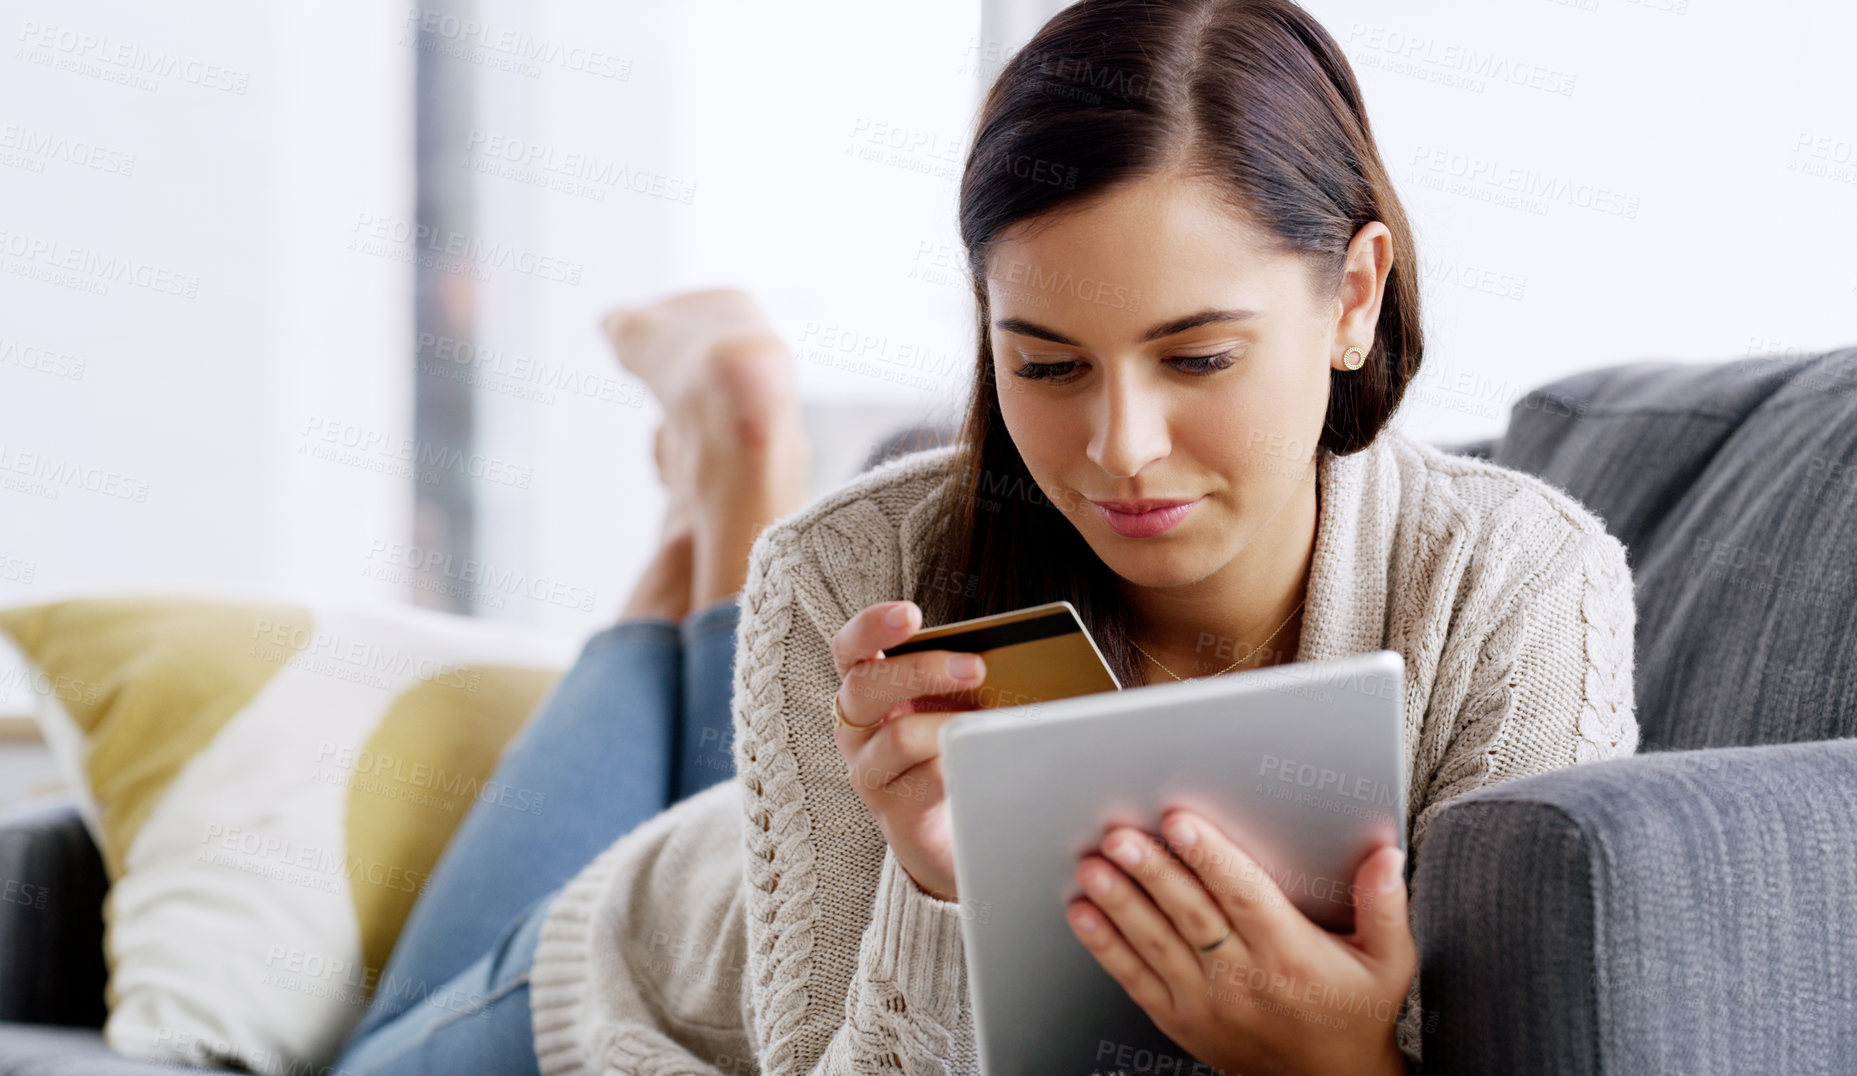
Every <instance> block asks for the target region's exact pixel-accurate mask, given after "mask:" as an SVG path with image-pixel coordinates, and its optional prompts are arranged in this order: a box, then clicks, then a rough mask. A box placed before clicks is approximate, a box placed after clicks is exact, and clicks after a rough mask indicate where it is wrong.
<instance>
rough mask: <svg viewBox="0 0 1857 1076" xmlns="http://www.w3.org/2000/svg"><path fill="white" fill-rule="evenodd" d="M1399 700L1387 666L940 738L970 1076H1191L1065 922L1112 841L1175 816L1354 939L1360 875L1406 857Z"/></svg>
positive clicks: (975, 715) (984, 725)
mask: <svg viewBox="0 0 1857 1076" xmlns="http://www.w3.org/2000/svg"><path fill="white" fill-rule="evenodd" d="M1404 693H1405V662H1404V661H1403V659H1401V657H1400V656H1399V654H1398V653H1396V652H1394V651H1392V650H1378V651H1374V652H1372V653H1367V654H1360V655H1355V656H1351V657H1346V658H1337V659H1334V660H1330V661H1318V662H1302V663H1295V664H1290V665H1277V666H1271V667H1269V668H1264V669H1255V670H1247V671H1244V672H1238V673H1228V674H1225V675H1223V676H1214V677H1210V678H1206V679H1199V680H1187V681H1183V682H1180V683H1171V684H1151V685H1144V686H1141V687H1134V688H1126V689H1124V690H1121V691H1108V692H1101V693H1097V694H1092V695H1082V696H1077V697H1074V698H1066V699H1057V700H1053V701H1049V702H1038V703H1032V704H1028V705H1022V706H1009V707H1001V708H998V709H991V710H975V711H972V712H969V713H964V714H962V715H961V716H960V717H957V718H954V719H952V720H950V721H949V722H948V723H947V724H945V725H943V726H942V729H941V733H940V742H941V753H942V775H943V781H944V785H945V788H946V790H947V797H948V805H949V810H950V813H951V816H952V822H953V833H954V868H955V879H956V886H957V888H958V890H959V893H960V903H961V908H962V922H961V931H962V939H963V941H964V943H965V950H966V957H967V970H968V986H969V989H970V991H971V992H972V997H973V1003H974V1025H975V1031H976V1032H977V1034H978V1038H979V1047H980V1058H981V1070H982V1071H983V1072H984V1073H986V1074H987V1076H1081V1074H1085V1073H1093V1072H1099V1071H1115V1070H1116V1069H1117V1068H1118V1067H1124V1066H1126V1065H1127V1060H1126V1059H1128V1058H1130V1057H1140V1056H1144V1054H1143V1051H1146V1054H1145V1058H1146V1060H1145V1061H1144V1062H1143V1064H1142V1066H1141V1067H1142V1068H1144V1069H1151V1070H1153V1071H1157V1072H1190V1071H1192V1069H1193V1064H1194V1062H1193V1061H1192V1059H1191V1058H1190V1057H1189V1056H1187V1055H1186V1053H1185V1052H1184V1051H1182V1050H1181V1049H1180V1048H1179V1047H1178V1046H1176V1045H1174V1044H1173V1042H1172V1041H1171V1040H1170V1039H1168V1038H1167V1037H1166V1036H1165V1035H1163V1034H1161V1032H1160V1030H1159V1029H1158V1028H1156V1027H1155V1026H1154V1023H1153V1021H1151V1020H1149V1019H1148V1016H1147V1014H1146V1013H1144V1012H1142V1011H1141V1009H1140V1007H1139V1006H1137V1005H1136V1004H1135V1003H1134V1002H1133V1001H1132V1000H1131V999H1130V998H1129V997H1128V994H1127V992H1126V991H1124V990H1123V989H1122V986H1121V984H1119V983H1117V982H1116V981H1115V980H1114V979H1113V978H1111V977H1110V976H1109V973H1108V972H1106V971H1104V970H1103V969H1102V967H1101V965H1099V964H1097V962H1096V958H1095V957H1093V956H1092V955H1090V952H1089V950H1087V949H1085V948H1084V947H1083V943H1082V942H1080V941H1078V940H1077V937H1076V935H1075V934H1074V933H1072V931H1071V928H1070V925H1069V923H1068V922H1066V920H1065V914H1064V913H1065V908H1066V907H1067V905H1068V904H1069V902H1070V901H1071V900H1072V899H1074V898H1075V897H1077V896H1079V895H1081V893H1082V890H1081V887H1079V886H1078V885H1077V883H1076V880H1075V878H1076V866H1077V863H1078V862H1079V861H1080V860H1081V859H1082V857H1083V856H1084V855H1085V854H1087V853H1088V852H1090V851H1091V850H1093V849H1096V848H1098V847H1099V846H1100V845H1101V843H1102V839H1103V837H1104V835H1105V834H1106V832H1107V830H1108V828H1109V827H1110V826H1111V825H1116V824H1125V825H1132V826H1135V827H1137V828H1140V829H1143V830H1146V831H1147V832H1149V833H1153V834H1156V835H1157V836H1158V834H1159V829H1160V820H1161V815H1162V813H1163V812H1164V811H1165V810H1166V809H1167V808H1169V807H1172V806H1176V805H1178V806H1184V807H1188V808H1190V809H1192V810H1195V811H1198V812H1199V813H1201V814H1202V815H1204V816H1205V817H1206V818H1207V819H1208V820H1209V821H1211V822H1213V823H1214V824H1215V825H1218V826H1219V827H1220V828H1221V829H1223V830H1224V831H1225V832H1226V833H1227V834H1229V835H1230V836H1231V837H1232V838H1233V839H1234V840H1236V841H1237V843H1238V844H1239V845H1240V846H1241V847H1242V848H1244V849H1245V851H1246V852H1248V853H1249V854H1250V855H1251V857H1252V858H1253V859H1255V860H1257V861H1258V863H1259V865H1260V866H1262V867H1263V868H1264V869H1265V870H1266V871H1267V872H1268V873H1269V875H1270V877H1271V878H1272V879H1273V880H1274V881H1276V883H1277V886H1278V888H1280V889H1281V890H1282V891H1283V892H1284V895H1285V896H1287V897H1288V898H1289V899H1290V900H1291V901H1292V902H1293V903H1294V904H1295V905H1296V907H1298V908H1300V909H1301V910H1302V911H1303V913H1304V914H1306V915H1308V916H1309V918H1310V919H1311V920H1313V921H1314V922H1316V923H1317V924H1319V925H1321V926H1323V927H1326V928H1328V929H1330V930H1337V931H1343V932H1346V931H1349V930H1351V929H1352V924H1353V902H1352V898H1351V889H1352V886H1353V881H1354V876H1355V872H1356V871H1357V870H1358V869H1359V867H1360V865H1361V863H1362V862H1363V861H1365V859H1366V858H1367V856H1369V855H1371V854H1372V852H1373V851H1374V849H1376V848H1378V847H1380V846H1381V845H1383V844H1389V843H1390V844H1394V845H1396V846H1397V847H1399V848H1400V849H1402V850H1403V849H1404V848H1405V846H1406V821H1405V819H1406V785H1405V750H1404V747H1403V742H1402V735H1403V734H1402V730H1401V717H1402V709H1403V707H1402V700H1403V698H1404ZM1170 1057H1171V1058H1177V1061H1169V1060H1168V1059H1169V1058H1170ZM1118 1059H1121V1060H1118ZM1170 1064H1171V1065H1173V1066H1174V1067H1168V1066H1169V1065H1170Z"/></svg>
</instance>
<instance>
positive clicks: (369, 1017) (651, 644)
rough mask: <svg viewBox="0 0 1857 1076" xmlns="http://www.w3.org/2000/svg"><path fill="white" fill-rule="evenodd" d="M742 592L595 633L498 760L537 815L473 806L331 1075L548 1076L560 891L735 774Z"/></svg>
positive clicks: (499, 777)
mask: <svg viewBox="0 0 1857 1076" xmlns="http://www.w3.org/2000/svg"><path fill="white" fill-rule="evenodd" d="M738 599H739V595H731V596H730V597H728V598H725V599H723V600H721V601H718V602H715V603H714V604H711V605H708V606H705V607H704V608H702V609H699V610H696V611H694V612H692V613H691V614H690V615H689V616H688V617H686V618H685V619H684V620H683V622H682V623H681V624H680V623H677V622H675V621H671V620H669V619H666V618H662V617H632V618H628V619H625V620H621V621H620V622H619V623H618V624H615V625H614V626H612V627H610V628H607V629H606V630H604V631H602V632H600V633H599V634H597V635H595V636H593V638H591V639H589V640H588V641H587V644H586V646H585V647H584V648H583V649H582V650H581V653H580V658H579V659H578V660H577V661H575V663H574V667H573V668H572V669H570V670H568V672H567V674H566V675H565V676H563V677H562V678H561V682H560V683H559V684H557V685H556V686H555V689H554V691H553V692H552V693H551V694H550V695H549V696H548V698H547V700H546V701H545V702H543V703H542V705H541V707H540V708H539V709H538V710H537V711H536V713H535V715H534V716H533V717H532V718H531V719H530V721H529V722H528V724H527V726H526V727H525V728H524V730H523V732H522V733H521V735H520V736H519V737H518V738H517V740H516V741H515V742H514V743H512V744H511V745H510V747H509V749H508V750H507V751H505V752H504V755H503V758H502V760H501V761H500V762H499V763H498V764H497V770H496V777H495V780H496V782H497V783H498V785H499V787H510V788H517V789H523V790H526V791H528V792H529V793H530V797H529V802H534V797H535V796H537V795H539V796H541V797H542V798H541V803H542V812H541V814H539V815H537V814H533V813H527V812H520V811H513V810H505V809H504V808H502V807H500V806H498V805H497V804H495V803H491V802H485V801H482V800H479V801H477V802H476V803H474V804H472V806H471V810H470V813H469V814H467V815H466V816H465V818H464V821H463V822H462V823H461V824H460V825H459V826H458V830H457V832H456V833H455V834H454V835H453V836H452V838H451V842H450V843H449V844H448V845H446V847H445V852H444V854H443V855H442V856H441V857H440V858H439V861H438V864H437V865H436V866H435V867H434V868H433V871H432V876H431V879H430V881H429V883H428V885H427V888H426V890H425V891H424V893H423V894H422V895H421V896H420V897H419V899H418V901H417V903H415V904H414V905H413V911H412V914H411V915H410V916H408V918H407V921H406V927H405V929H404V930H402V931H401V932H400V937H399V940H398V942H396V943H395V945H394V949H393V955H392V956H391V957H390V958H389V959H388V961H387V966H386V968H385V969H383V971H382V973H381V976H380V979H379V981H378V982H377V983H376V984H375V989H374V996H373V999H372V1001H371V1002H370V1004H369V1007H368V1011H367V1014H366V1016H364V1017H363V1018H362V1020H361V1023H360V1024H359V1025H358V1026H357V1027H356V1028H355V1030H354V1033H353V1034H352V1035H350V1036H349V1039H348V1043H347V1045H346V1046H345V1047H344V1049H343V1051H342V1055H341V1057H340V1058H339V1059H338V1060H337V1062H336V1066H335V1072H336V1073H338V1074H341V1076H362V1074H371V1073H393V1074H395V1076H422V1074H426V1073H432V1074H446V1076H450V1074H453V1073H459V1072H471V1073H482V1074H485V1076H493V1074H509V1076H515V1074H522V1076H539V1069H538V1068H537V1066H536V1061H535V1043H534V1037H533V1035H532V1033H531V1031H530V1025H529V967H530V965H531V964H532V963H533V962H534V958H535V947H536V942H537V941H538V940H539V939H540V936H541V929H542V921H543V919H544V918H545V917H546V915H547V911H548V906H549V904H550V903H551V902H552V901H553V899H554V896H555V894H556V893H558V892H559V891H560V889H561V887H562V886H563V885H565V884H566V883H567V882H568V881H569V880H570V879H572V878H573V877H574V876H575V875H576V874H578V873H580V869H581V868H582V867H584V866H586V865H587V863H588V862H589V861H590V860H592V859H593V858H594V857H595V856H597V855H599V854H600V853H601V852H603V851H605V850H606V848H607V847H608V846H609V845H611V844H612V843H613V842H614V841H615V840H618V839H619V838H620V837H622V836H624V835H625V834H627V833H629V832H631V830H632V829H633V828H634V827H635V826H637V825H638V824H639V823H640V822H643V821H645V820H646V819H648V818H650V817H652V816H653V815H655V814H657V813H658V812H660V811H662V810H663V809H664V808H666V807H668V806H670V805H671V804H672V803H675V802H677V801H678V800H681V799H683V798H685V797H686V796H690V795H693V794H695V793H697V792H701V791H702V790H703V789H705V788H708V787H709V786H711V785H713V784H716V783H717V782H719V781H723V780H726V779H728V778H732V777H733V776H734V775H735V756H734V752H733V747H732V743H731V740H732V737H733V732H734V725H733V722H732V720H731V717H730V714H729V696H730V693H731V690H732V688H733V685H734V670H735V626H736V623H737V622H738V620H739V619H740V611H741V610H740V605H739V604H738Z"/></svg>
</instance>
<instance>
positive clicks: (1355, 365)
mask: <svg viewBox="0 0 1857 1076" xmlns="http://www.w3.org/2000/svg"><path fill="white" fill-rule="evenodd" d="M1366 361H1367V353H1366V352H1365V351H1362V350H1361V349H1360V348H1358V347H1351V348H1349V349H1347V350H1346V351H1343V352H1342V353H1341V362H1342V365H1344V366H1346V367H1347V368H1348V369H1350V370H1358V369H1360V368H1361V364H1362V363H1364V362H1366Z"/></svg>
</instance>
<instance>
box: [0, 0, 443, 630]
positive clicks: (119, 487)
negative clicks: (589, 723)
mask: <svg viewBox="0 0 1857 1076" xmlns="http://www.w3.org/2000/svg"><path fill="white" fill-rule="evenodd" d="M398 14H399V12H398V11H397V10H395V11H388V10H387V9H383V8H380V7H379V6H378V5H374V4H367V3H356V2H339V3H335V4H323V5H314V6H306V5H287V4H277V5H274V6H271V7H269V8H262V7H244V6H237V5H234V6H227V5H224V4H210V3H203V2H196V3H178V4H166V5H162V6H161V7H160V8H159V9H158V10H157V9H154V8H150V7H148V6H147V5H142V4H136V3H129V2H125V0H99V2H90V3H60V4H49V3H36V4H27V3H12V2H8V3H6V4H4V5H0V35H4V40H5V46H4V49H0V233H4V235H0V602H5V603H14V602H27V601H35V600H42V599H46V598H50V597H53V596H57V595H63V594H67V593H75V592H84V591H101V590H109V589H112V588H121V587H136V588H147V587H168V588H190V589H212V590H228V591H241V590H252V589H264V590H270V591H278V592H291V593H308V594H319V593H336V594H340V595H344V596H353V597H357V598H370V597H372V598H386V597H389V596H393V595H394V594H396V593H397V592H396V591H395V590H394V589H392V588H387V587H384V586H380V585H374V584H370V582H369V581H365V580H363V579H361V577H360V576H359V575H358V573H357V572H356V571H355V569H354V566H353V565H352V564H347V563H342V562H340V561H339V560H336V559H333V558H331V557H329V556H327V555H326V553H327V551H328V550H329V549H331V548H332V547H338V546H340V545H342V544H343V543H345V542H348V541H350V540H351V539H352V538H353V537H354V536H356V535H366V534H398V533H403V532H405V531H406V530H407V529H408V526H409V524H408V512H409V511H410V502H409V500H408V498H407V497H406V496H405V495H404V492H403V490H402V489H401V488H400V486H399V484H398V483H396V482H394V481H393V480H392V479H390V478H386V477H383V476H381V475H378V474H375V473H372V472H371V471H367V470H364V469H361V468H357V467H355V466H350V465H346V464H344V463H339V462H333V463H332V462H329V461H327V460H323V459H317V458H313V457H311V456H309V455H306V454H300V453H301V450H302V449H304V448H306V447H307V446H308V445H309V444H311V443H312V440H313V439H306V437H305V431H306V430H309V429H311V428H312V425H315V428H316V429H318V430H329V429H333V428H335V427H334V425H333V424H336V423H343V424H347V425H348V426H351V427H355V428H359V429H364V430H371V431H381V432H383V433H388V432H391V433H398V434H402V435H405V434H410V432H411V431H410V429H409V424H410V421H411V420H410V415H411V403H410V396H409V387H410V382H409V379H408V378H407V377H406V372H405V366H406V359H405V357H404V356H405V352H406V344H405V341H406V340H408V339H410V337H411V332H412V328H411V326H412V319H411V305H410V304H411V278H410V276H409V275H408V272H407V269H406V267H405V266H404V265H402V264H400V263H398V262H395V261H391V260H385V259H382V258H378V257H369V256H365V255H361V254H357V253H354V252H352V251H349V250H347V249H345V248H346V246H347V244H348V242H349V240H350V239H351V237H352V236H353V234H354V223H355V221H356V219H357V218H356V214H357V213H358V212H361V211H371V212H375V213H397V214H399V215H401V216H407V215H410V210H409V208H408V207H409V206H410V204H411V171H410V166H411V160H410V156H409V154H408V152H407V150H406V148H405V147H406V146H407V144H408V139H409V138H410V133H411V113H410V99H409V97H408V93H407V88H408V86H409V85H410V72H411V58H412V57H411V52H410V50H409V49H407V48H405V47H404V46H402V45H400V44H399V43H398V41H397V37H398V26H397V18H396V17H397V15H398ZM318 424H319V425H318Z"/></svg>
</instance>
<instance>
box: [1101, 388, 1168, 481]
mask: <svg viewBox="0 0 1857 1076" xmlns="http://www.w3.org/2000/svg"><path fill="white" fill-rule="evenodd" d="M1139 382H1140V379H1139V378H1136V377H1130V376H1122V377H1116V376H1114V375H1111V376H1109V377H1106V378H1104V379H1103V380H1102V383H1101V384H1102V391H1101V392H1100V393H1099V394H1098V395H1097V396H1096V398H1095V400H1094V401H1093V402H1092V405H1091V407H1090V410H1091V412H1092V415H1091V421H1092V422H1093V423H1094V424H1095V428H1094V429H1093V430H1092V431H1091V435H1090V445H1089V457H1090V459H1091V461H1092V462H1094V463H1095V464H1096V465H1097V466H1098V467H1101V468H1102V469H1103V470H1104V471H1105V472H1107V473H1109V474H1111V475H1114V476H1116V477H1117V478H1129V477H1132V476H1134V475H1136V474H1139V473H1140V472H1141V469H1142V468H1143V467H1146V466H1147V465H1148V464H1149V463H1150V462H1151V461H1153V460H1157V459H1162V458H1165V457H1166V455H1167V453H1168V451H1169V445H1170V437H1169V435H1168V429H1167V426H1168V414H1167V408H1166V406H1165V402H1164V401H1163V400H1162V399H1161V398H1160V394H1159V393H1158V392H1151V391H1149V390H1148V389H1146V388H1144V387H1143V386H1142V385H1141V384H1140V383H1139Z"/></svg>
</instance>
